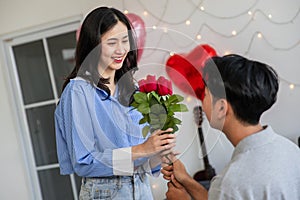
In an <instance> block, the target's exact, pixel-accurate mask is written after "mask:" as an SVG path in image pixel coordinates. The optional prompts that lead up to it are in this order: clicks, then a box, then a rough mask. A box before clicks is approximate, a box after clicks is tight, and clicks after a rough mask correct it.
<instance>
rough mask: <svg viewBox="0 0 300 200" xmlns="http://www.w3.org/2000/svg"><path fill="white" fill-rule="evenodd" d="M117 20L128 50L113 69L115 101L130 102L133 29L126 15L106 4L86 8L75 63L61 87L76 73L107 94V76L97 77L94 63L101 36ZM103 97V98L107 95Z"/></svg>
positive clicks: (134, 66)
mask: <svg viewBox="0 0 300 200" xmlns="http://www.w3.org/2000/svg"><path fill="white" fill-rule="evenodd" d="M118 21H120V22H122V23H123V24H124V25H125V26H126V27H127V29H128V37H129V43H130V51H129V52H128V54H127V56H126V58H125V60H124V62H123V66H122V67H121V68H120V69H119V70H117V71H116V74H115V80H114V81H115V83H116V84H117V85H118V92H119V95H118V96H119V101H120V103H121V104H123V105H125V106H129V105H130V103H131V102H132V95H133V93H134V92H135V90H136V88H135V85H134V81H133V74H134V72H135V71H136V70H137V45H136V36H135V33H134V29H133V28H132V25H131V23H130V21H129V20H128V18H127V17H126V16H125V15H124V14H123V13H122V12H121V11H119V10H117V9H114V8H108V7H99V8H96V9H95V10H93V11H92V12H90V13H89V14H88V15H87V16H86V18H85V20H84V22H83V24H82V26H81V30H80V36H79V38H78V42H77V46H76V53H75V62H76V63H75V67H74V69H73V71H72V72H71V74H70V75H69V76H68V77H67V78H66V80H65V82H64V84H63V90H64V89H65V87H66V86H67V84H68V83H69V82H70V79H73V78H75V77H77V76H80V77H82V78H84V79H87V80H88V81H90V83H91V84H93V85H96V86H97V87H99V88H100V89H102V90H104V91H106V92H107V94H108V95H107V98H109V96H110V95H111V94H110V90H109V88H108V87H107V86H106V85H105V84H108V83H109V79H105V78H103V77H101V75H100V74H99V72H98V63H99V59H100V55H101V37H102V35H103V34H104V33H106V32H107V31H109V30H110V29H112V28H113V27H114V26H115V25H116V24H117V23H118ZM107 98H106V99H107Z"/></svg>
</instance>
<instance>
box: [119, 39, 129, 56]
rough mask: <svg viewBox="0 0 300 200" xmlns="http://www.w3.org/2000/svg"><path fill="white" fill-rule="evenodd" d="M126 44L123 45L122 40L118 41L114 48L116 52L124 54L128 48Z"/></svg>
mask: <svg viewBox="0 0 300 200" xmlns="http://www.w3.org/2000/svg"><path fill="white" fill-rule="evenodd" d="M127 48H128V45H124V44H122V42H120V43H118V45H117V48H116V53H118V54H124V53H126V52H127V51H128V50H127Z"/></svg>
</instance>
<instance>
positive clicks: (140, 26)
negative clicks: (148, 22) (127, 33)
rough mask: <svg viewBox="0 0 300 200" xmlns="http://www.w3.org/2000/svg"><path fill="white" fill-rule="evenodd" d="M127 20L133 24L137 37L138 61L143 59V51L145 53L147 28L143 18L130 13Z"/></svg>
mask: <svg viewBox="0 0 300 200" xmlns="http://www.w3.org/2000/svg"><path fill="white" fill-rule="evenodd" d="M126 16H127V18H128V19H129V21H130V22H131V24H132V26H133V28H134V30H135V34H136V37H137V48H138V49H137V50H138V61H139V60H140V59H141V57H142V54H143V51H144V46H145V39H146V28H145V23H144V21H143V20H142V18H141V17H140V16H138V15H136V14H133V13H128V14H126Z"/></svg>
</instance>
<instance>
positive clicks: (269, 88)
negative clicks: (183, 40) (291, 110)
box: [203, 54, 279, 125]
mask: <svg viewBox="0 0 300 200" xmlns="http://www.w3.org/2000/svg"><path fill="white" fill-rule="evenodd" d="M203 79H204V82H205V84H206V86H207V87H208V89H209V90H210V92H211V93H212V95H213V97H214V99H220V98H226V99H227V101H228V102H229V103H230V105H231V106H232V109H233V112H234V114H235V115H236V117H237V118H238V119H239V120H240V121H242V122H246V123H249V124H251V125H255V124H257V123H258V122H259V120H260V116H261V114H262V113H263V112H264V111H266V110H268V109H269V108H270V107H271V106H272V105H273V104H274V103H275V102H276V99H277V91H278V85H279V81H278V75H277V73H276V72H275V70H274V69H273V68H272V67H270V66H268V65H266V64H264V63H261V62H258V61H253V60H249V59H247V58H244V57H242V56H240V55H234V54H233V55H227V56H223V57H218V56H216V57H213V58H211V59H209V60H208V61H207V62H206V64H205V67H204V70H203Z"/></svg>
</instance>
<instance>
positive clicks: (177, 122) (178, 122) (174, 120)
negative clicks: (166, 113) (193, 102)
mask: <svg viewBox="0 0 300 200" xmlns="http://www.w3.org/2000/svg"><path fill="white" fill-rule="evenodd" d="M172 121H173V122H174V124H181V120H180V119H177V118H175V117H174V118H173V119H172Z"/></svg>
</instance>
